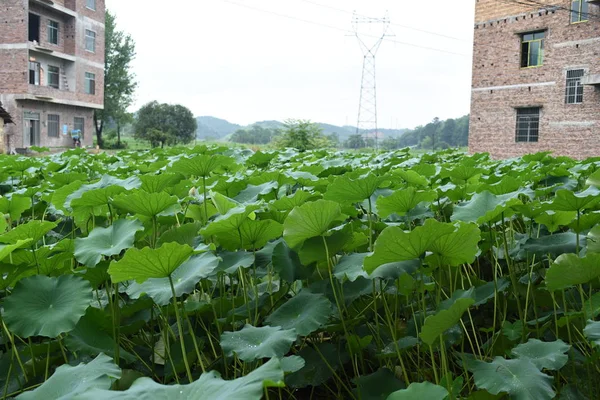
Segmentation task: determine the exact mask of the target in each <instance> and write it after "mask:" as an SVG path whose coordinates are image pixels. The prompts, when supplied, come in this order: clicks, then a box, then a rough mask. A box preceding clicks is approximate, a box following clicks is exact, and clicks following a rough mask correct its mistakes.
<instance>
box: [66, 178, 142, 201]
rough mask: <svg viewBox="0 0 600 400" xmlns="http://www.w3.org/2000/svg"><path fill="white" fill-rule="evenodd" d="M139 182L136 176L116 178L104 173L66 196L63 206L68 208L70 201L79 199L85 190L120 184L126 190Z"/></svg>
mask: <svg viewBox="0 0 600 400" xmlns="http://www.w3.org/2000/svg"><path fill="white" fill-rule="evenodd" d="M140 185H141V182H140V179H139V178H138V177H137V176H132V177H129V178H127V179H118V178H115V177H114V176H110V175H104V176H102V178H101V179H100V180H99V181H98V182H96V183H92V184H89V185H82V186H80V187H79V188H78V189H77V190H75V191H74V192H73V193H71V194H70V195H68V196H67V198H66V200H65V202H64V207H66V208H70V207H71V202H72V201H73V200H75V199H79V198H80V197H81V196H83V194H84V193H85V192H88V191H90V190H96V189H104V188H108V187H110V186H120V187H122V188H124V189H126V190H131V189H135V188H138V187H140Z"/></svg>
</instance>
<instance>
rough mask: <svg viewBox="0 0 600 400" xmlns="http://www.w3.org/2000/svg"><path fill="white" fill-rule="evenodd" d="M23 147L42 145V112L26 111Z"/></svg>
mask: <svg viewBox="0 0 600 400" xmlns="http://www.w3.org/2000/svg"><path fill="white" fill-rule="evenodd" d="M23 126H24V132H23V147H26V148H27V147H31V146H39V145H40V114H39V113H25V119H24V124H23Z"/></svg>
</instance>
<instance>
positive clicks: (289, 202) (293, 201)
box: [271, 190, 317, 211]
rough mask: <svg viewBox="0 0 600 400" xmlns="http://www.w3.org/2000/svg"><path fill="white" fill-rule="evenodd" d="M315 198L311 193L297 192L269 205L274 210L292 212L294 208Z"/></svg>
mask: <svg viewBox="0 0 600 400" xmlns="http://www.w3.org/2000/svg"><path fill="white" fill-rule="evenodd" d="M315 197H317V196H316V195H315V194H313V193H310V192H307V191H304V190H297V191H296V192H295V193H294V194H293V195H291V196H286V197H282V198H280V199H278V200H275V201H274V202H272V203H271V205H272V206H273V207H274V208H275V209H276V210H279V211H287V210H292V209H293V208H294V207H299V206H301V205H302V204H304V203H306V202H307V201H309V200H311V199H313V198H315Z"/></svg>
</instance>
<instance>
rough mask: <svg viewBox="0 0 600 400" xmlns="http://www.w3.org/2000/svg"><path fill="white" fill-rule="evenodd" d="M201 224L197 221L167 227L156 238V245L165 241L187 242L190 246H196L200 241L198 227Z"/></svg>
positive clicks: (200, 226) (160, 244) (199, 227)
mask: <svg viewBox="0 0 600 400" xmlns="http://www.w3.org/2000/svg"><path fill="white" fill-rule="evenodd" d="M201 228H202V224H201V223H199V222H192V223H188V224H183V225H181V226H176V227H174V228H171V229H169V230H168V231H166V232H165V233H163V234H162V235H160V237H159V238H158V242H157V243H156V245H157V246H159V247H160V246H162V245H163V244H165V243H171V242H176V243H179V244H187V245H188V246H190V247H192V248H196V247H198V245H200V242H201V238H200V229H201Z"/></svg>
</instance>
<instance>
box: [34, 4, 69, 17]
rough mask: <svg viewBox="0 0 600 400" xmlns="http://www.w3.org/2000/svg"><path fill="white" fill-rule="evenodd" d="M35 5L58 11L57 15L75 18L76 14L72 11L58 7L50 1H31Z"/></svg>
mask: <svg viewBox="0 0 600 400" xmlns="http://www.w3.org/2000/svg"><path fill="white" fill-rule="evenodd" d="M31 1H33V2H34V3H35V4H38V5H40V6H42V7H45V8H49V9H51V10H54V11H58V12H59V13H62V14H66V15H70V16H71V17H77V13H76V12H75V11H73V10H70V9H68V8H66V7H63V6H61V5H58V4H56V3H54V2H53V1H51V0H31Z"/></svg>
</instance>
